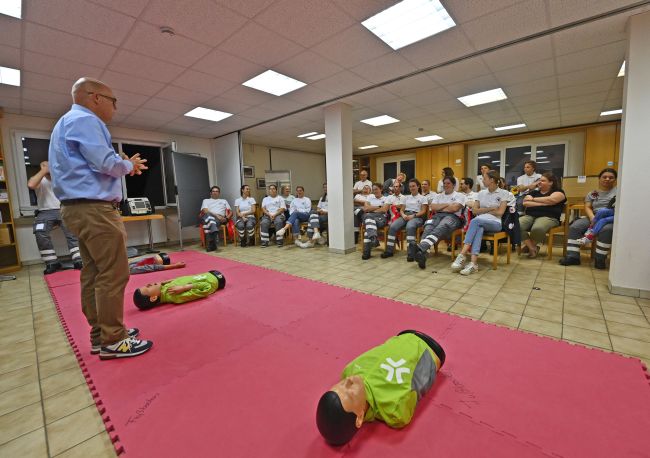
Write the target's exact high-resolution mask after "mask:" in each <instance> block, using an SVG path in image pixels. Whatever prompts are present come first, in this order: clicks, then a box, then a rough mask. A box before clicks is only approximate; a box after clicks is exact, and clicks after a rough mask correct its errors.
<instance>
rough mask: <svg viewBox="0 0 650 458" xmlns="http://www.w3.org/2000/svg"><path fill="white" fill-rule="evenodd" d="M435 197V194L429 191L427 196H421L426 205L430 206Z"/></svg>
mask: <svg viewBox="0 0 650 458" xmlns="http://www.w3.org/2000/svg"><path fill="white" fill-rule="evenodd" d="M437 195H438V193H437V192H433V191H429V192H428V193H427V194H422V197H424V198H425V199H426V200H427V204H430V203H431V202H432V201H433V199H434V198H435V197H436V196H437Z"/></svg>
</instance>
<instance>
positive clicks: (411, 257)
mask: <svg viewBox="0 0 650 458" xmlns="http://www.w3.org/2000/svg"><path fill="white" fill-rule="evenodd" d="M417 249H418V246H417V245H416V244H415V243H413V242H410V243H409V245H408V248H407V249H406V262H413V261H415V252H416V251H417Z"/></svg>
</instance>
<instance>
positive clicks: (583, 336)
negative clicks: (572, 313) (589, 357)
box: [562, 324, 612, 350]
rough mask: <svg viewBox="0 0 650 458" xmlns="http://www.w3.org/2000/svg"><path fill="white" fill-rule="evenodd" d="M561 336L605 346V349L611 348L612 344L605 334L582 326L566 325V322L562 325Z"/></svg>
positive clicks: (588, 343)
mask: <svg viewBox="0 0 650 458" xmlns="http://www.w3.org/2000/svg"><path fill="white" fill-rule="evenodd" d="M562 338H563V339H564V340H570V341H572V342H578V343H582V344H587V345H591V346H594V347H599V348H605V349H607V350H611V349H612V344H611V343H610V341H609V336H608V335H607V334H603V333H600V332H595V331H590V330H588V329H584V328H577V327H574V326H567V325H566V324H565V325H564V326H563V327H562Z"/></svg>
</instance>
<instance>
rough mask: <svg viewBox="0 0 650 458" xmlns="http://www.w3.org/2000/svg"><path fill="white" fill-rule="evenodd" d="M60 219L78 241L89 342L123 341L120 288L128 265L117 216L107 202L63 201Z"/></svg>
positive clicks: (126, 274)
mask: <svg viewBox="0 0 650 458" xmlns="http://www.w3.org/2000/svg"><path fill="white" fill-rule="evenodd" d="M61 216H62V217H63V222H64V224H65V225H66V226H67V227H68V229H70V231H72V233H73V234H74V235H76V236H77V238H78V239H79V252H80V253H81V260H82V261H83V269H82V270H81V308H82V311H83V313H84V315H85V316H86V319H87V320H88V324H89V325H90V326H91V330H90V341H91V343H92V344H93V345H98V344H101V345H104V346H105V345H110V344H113V343H115V342H118V341H120V340H122V339H125V338H126V337H127V331H126V329H125V328H124V322H123V318H124V289H125V288H126V283H127V282H128V281H129V263H128V258H127V256H126V230H125V229H124V223H122V218H121V217H120V214H119V213H118V211H117V210H116V209H115V208H114V207H113V205H112V204H110V203H109V202H106V203H100V202H83V203H73V204H66V203H65V202H64V203H63V204H62V205H61Z"/></svg>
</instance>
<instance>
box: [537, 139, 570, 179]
mask: <svg viewBox="0 0 650 458" xmlns="http://www.w3.org/2000/svg"><path fill="white" fill-rule="evenodd" d="M535 153H536V155H535V162H537V173H544V172H552V173H553V175H555V176H556V177H560V178H562V177H563V176H564V158H565V156H566V144H564V143H560V144H555V145H537V149H536V151H535Z"/></svg>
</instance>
